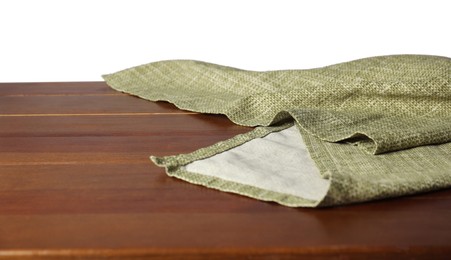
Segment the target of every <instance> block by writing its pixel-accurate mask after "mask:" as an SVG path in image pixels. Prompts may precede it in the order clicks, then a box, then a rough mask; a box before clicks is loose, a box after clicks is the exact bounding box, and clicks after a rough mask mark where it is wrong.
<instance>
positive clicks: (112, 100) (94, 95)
mask: <svg viewBox="0 0 451 260" xmlns="http://www.w3.org/2000/svg"><path fill="white" fill-rule="evenodd" d="M249 130H250V128H246V127H240V126H236V125H234V124H232V123H231V122H230V121H229V120H228V119H227V118H225V117H224V116H217V115H201V114H196V113H191V112H187V111H182V110H179V109H177V108H175V107H174V106H172V105H170V104H168V103H163V102H157V103H153V102H148V101H144V100H142V99H139V98H136V97H133V96H129V95H127V94H123V93H119V92H116V91H114V90H111V89H110V88H108V87H107V86H106V84H105V83H103V82H83V83H3V84H0V258H5V259H23V258H29V257H30V258H37V259H48V258H66V257H69V258H70V257H73V258H80V259H87V258H94V259H97V258H104V257H108V258H124V259H130V258H135V259H141V258H152V257H155V258H158V259H161V258H163V259H178V258H183V259H200V258H203V259H222V258H225V259H230V258H232V257H233V258H246V259H249V258H264V259H299V258H302V257H305V258H308V259H311V258H315V259H316V258H318V259H320V258H324V257H334V258H335V257H341V258H345V259H347V258H360V259H379V258H381V257H391V258H406V259H410V258H424V259H437V258H442V259H447V258H449V257H451V190H444V191H438V192H431V193H428V194H422V195H416V196H409V197H403V198H397V199H391V200H385V201H377V202H370V203H363V204H359V205H350V206H343V207H335V208H327V209H296V208H287V207H283V206H279V205H277V204H274V203H267V202H260V201H257V200H253V199H249V198H246V197H242V196H238V195H233V194H229V193H224V192H218V191H215V190H211V189H207V188H204V187H200V186H196V185H192V184H188V183H185V182H183V181H180V180H177V179H174V178H170V177H167V176H166V174H165V173H164V171H163V169H162V168H158V167H156V166H155V165H153V164H152V163H151V162H150V160H149V155H173V154H178V153H186V152H191V151H194V150H195V149H198V148H201V147H204V146H207V145H210V144H213V143H215V142H217V141H221V140H225V139H227V138H229V137H232V136H234V135H236V134H239V133H244V132H247V131H249Z"/></svg>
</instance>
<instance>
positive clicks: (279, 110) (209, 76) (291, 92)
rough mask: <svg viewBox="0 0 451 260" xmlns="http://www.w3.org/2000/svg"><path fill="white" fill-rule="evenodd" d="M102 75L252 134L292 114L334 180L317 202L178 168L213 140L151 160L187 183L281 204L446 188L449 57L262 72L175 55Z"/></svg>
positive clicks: (450, 172)
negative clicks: (193, 149) (217, 116)
mask: <svg viewBox="0 0 451 260" xmlns="http://www.w3.org/2000/svg"><path fill="white" fill-rule="evenodd" d="M103 77H104V79H105V81H106V82H107V84H108V85H110V86H111V87H112V88H114V89H116V90H119V91H122V92H125V93H129V94H132V95H136V96H139V97H142V98H144V99H147V100H152V101H157V100H164V101H169V102H171V103H174V104H175V105H176V106H177V107H179V108H182V109H186V110H191V111H196V112H201V113H214V114H224V115H226V116H227V117H228V118H230V120H232V121H233V122H235V123H237V124H240V125H245V126H263V127H257V128H256V130H255V131H257V132H259V133H260V132H264V133H266V134H267V133H270V132H276V131H280V128H281V127H282V126H284V125H286V124H287V123H288V124H289V123H290V122H291V123H292V122H295V124H296V125H298V127H299V131H300V133H301V134H302V136H303V138H304V140H305V142H306V144H307V147H308V150H309V152H310V155H311V157H312V159H313V160H314V161H315V163H316V165H317V166H318V168H319V169H320V171H321V175H322V176H323V177H324V178H330V179H331V181H332V184H331V187H330V190H329V192H328V194H327V195H326V196H325V197H324V199H323V200H321V201H315V202H306V201H305V200H302V198H300V200H296V199H294V198H292V196H291V197H290V196H269V195H267V196H266V195H261V194H262V193H264V192H265V191H255V190H253V188H252V187H243V186H240V185H239V184H233V185H234V187H235V186H236V187H235V188H230V187H229V186H227V185H232V184H230V183H229V184H227V182H224V181H222V180H216V182H218V183H220V184H218V185H216V186H215V185H211V183H212V180H201V181H199V180H196V181H193V177H192V176H194V175H193V173H188V172H184V171H183V167H182V166H183V165H185V164H187V163H189V162H191V161H195V160H199V159H200V158H205V157H208V156H212V155H213V154H217V153H219V152H223V151H224V150H221V149H222V148H221V149H219V148H218V147H215V146H213V147H209V148H206V149H201V151H202V152H201V153H196V152H194V153H193V154H194V155H192V154H191V155H188V156H186V155H179V156H175V157H167V158H154V159H153V160H154V161H155V162H156V163H157V164H158V165H160V166H164V167H166V169H167V172H168V173H169V174H170V175H171V174H172V175H175V176H176V177H179V178H183V179H185V180H188V181H191V182H195V183H198V184H202V185H206V186H209V187H214V188H218V189H221V190H226V191H232V192H235V193H240V194H244V195H247V196H251V197H255V198H258V199H262V200H270V201H276V202H278V203H281V204H284V205H288V206H330V205H337V204H346V203H352V202H359V201H367V200H373V199H379V198H386V197H393V196H399V195H405V194H412V193H418V192H424V191H428V190H434V189H439V188H446V187H449V186H451V162H450V161H451V154H450V150H451V147H450V143H449V142H450V141H451V59H450V58H446V57H438V56H424V55H395V56H381V57H372V58H366V59H361V60H356V61H351V62H345V63H341V64H336V65H332V66H327V67H323V68H316V69H309V70H281V71H266V72H255V71H246V70H240V69H236V68H232V67H225V66H220V65H216V64H210V63H205V62H199V61H191V60H173V61H160V62H154V63H149V64H145V65H141V66H137V67H134V68H130V69H126V70H123V71H120V72H117V73H113V74H109V75H104V76H103ZM266 126H269V127H266ZM283 128H284V127H282V129H283ZM262 129H263V130H262ZM258 136H264V135H261V133H260V134H256V133H254V132H251V133H249V134H247V135H246V137H240V138H241V139H240V138H238V139H239V140H240V141H239V142H236V140H235V139H236V138H235V139H233V140H229V141H226V142H225V143H227V142H229V143H227V145H226V146H228V147H229V148H228V149H230V148H231V147H234V146H237V145H240V144H242V143H244V142H246V141H245V140H248V139H252V138H257V137H258ZM181 158H190V159H189V160H182V159H181ZM432 162H433V163H432ZM420 163H423V164H422V165H421V164H420ZM174 173H177V174H174ZM198 177H199V176H197V177H196V178H198ZM201 177H202V178H206V177H205V176H201ZM202 178H201V179H202ZM209 181H210V185H209V183H208V182H209ZM233 185H232V186H233ZM225 186H227V187H225ZM238 186H239V187H238ZM251 190H252V191H251ZM266 192H268V191H266ZM273 195H274V194H273ZM265 196H266V197H265ZM281 197H284V199H281ZM293 201H295V202H293Z"/></svg>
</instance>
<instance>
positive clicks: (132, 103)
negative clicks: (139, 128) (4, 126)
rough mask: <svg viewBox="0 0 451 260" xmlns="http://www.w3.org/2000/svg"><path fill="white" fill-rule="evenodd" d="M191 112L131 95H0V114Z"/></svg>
mask: <svg viewBox="0 0 451 260" xmlns="http://www.w3.org/2000/svg"><path fill="white" fill-rule="evenodd" d="M171 112H172V113H192V112H188V111H183V110H179V109H176V108H175V107H174V105H172V104H169V103H167V102H159V103H155V102H149V101H146V100H143V99H140V98H138V97H134V96H131V95H126V94H121V95H82V96H80V95H62V96H48V95H44V96H0V115H1V116H7V115H10V116H11V115H15V116H20V115H22V116H23V115H46V114H50V115H58V114H59V115H61V114H62V115H64V114H75V115H78V114H120V113H171Z"/></svg>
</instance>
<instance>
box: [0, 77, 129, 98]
mask: <svg viewBox="0 0 451 260" xmlns="http://www.w3.org/2000/svg"><path fill="white" fill-rule="evenodd" d="M45 95H49V96H50V95H53V96H58V95H59V96H62V95H123V94H121V93H120V92H117V91H116V90H114V89H112V88H110V87H109V86H108V85H107V84H106V83H105V82H103V81H98V82H39V83H37V82H28V83H1V84H0V96H45Z"/></svg>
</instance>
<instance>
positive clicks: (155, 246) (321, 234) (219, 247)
mask: <svg viewBox="0 0 451 260" xmlns="http://www.w3.org/2000/svg"><path fill="white" fill-rule="evenodd" d="M378 217H380V216H374V215H373V214H368V213H365V212H362V213H360V214H359V213H358V212H341V211H339V212H336V213H335V214H327V213H325V212H324V211H315V212H307V211H298V212H297V214H292V213H283V212H278V213H277V214H274V213H259V214H252V213H248V214H246V213H223V212H220V213H180V212H177V213H160V212H155V213H127V214H95V215H93V214H77V215H66V214H62V215H59V214H52V215H40V216H37V215H31V216H29V215H28V216H27V215H7V216H1V217H0V221H1V222H2V223H9V225H2V226H0V233H1V234H10V235H9V236H7V237H6V236H5V237H2V240H0V242H1V244H2V245H3V248H5V249H7V250H10V251H13V250H14V249H18V250H22V251H24V250H23V248H40V249H41V250H48V251H50V250H52V249H59V248H64V249H66V250H71V249H76V250H80V249H92V248H98V249H109V248H116V249H122V248H132V249H133V248H135V249H138V250H139V249H140V248H146V249H147V250H148V252H147V253H148V254H150V255H154V256H155V255H158V254H161V253H162V252H165V253H166V254H169V255H170V254H171V253H172V254H174V253H175V254H177V253H190V252H191V254H193V253H202V252H205V253H208V252H210V253H216V254H218V253H219V254H221V253H222V256H223V257H225V256H227V252H228V253H232V252H233V253H238V254H242V255H243V256H246V253H247V254H252V252H253V251H254V250H261V252H262V253H272V254H275V255H284V254H289V255H292V256H296V255H302V254H304V255H305V254H309V253H310V254H312V253H316V254H318V255H321V254H326V255H327V254H333V253H335V254H334V255H336V256H339V255H342V256H343V255H344V254H346V255H347V256H352V254H353V253H366V255H367V256H371V255H373V257H374V256H379V257H381V256H391V257H393V256H396V255H397V254H400V255H401V256H402V255H404V257H408V256H409V255H407V253H410V257H414V256H416V255H415V253H417V254H419V255H420V254H421V253H423V254H425V253H426V254H429V257H430V255H433V254H434V252H433V251H430V250H428V246H430V247H433V248H434V247H435V248H436V249H438V250H437V251H438V252H441V253H442V254H443V256H444V255H446V253H449V252H450V250H449V248H448V247H447V245H448V241H447V239H448V238H449V234H448V233H447V232H446V230H443V229H441V225H440V224H439V223H443V221H446V220H447V219H445V217H449V216H441V215H437V214H433V213H431V212H427V211H426V212H422V213H418V214H416V215H415V216H411V215H410V214H409V213H408V212H402V211H394V212H386V214H385V215H384V218H382V219H381V218H378ZM275 219H283V220H284V221H279V222H277V221H276V222H275ZM400 219H402V220H403V221H399V220H400ZM424 219H428V220H430V221H429V222H428V223H425V221H424ZM125 223H127V224H125ZM368 224H369V225H368ZM412 226H417V228H415V229H412V228H411V227H412ZM261 227H265V228H261ZM340 227H341V228H340ZM427 229H432V230H434V231H435V232H434V233H426V234H425V230H427ZM93 230H95V232H92V231H93ZM44 233H45V234H48V235H47V236H42V234H44ZM364 233H366V234H371V235H366V236H362V234H364ZM194 234H195V235H194ZM175 238H177V239H175ZM368 245H371V246H368ZM394 245H396V246H394ZM429 249H430V248H429ZM163 250H164V251H163ZM50 252H51V251H50ZM138 252H139V251H138ZM436 254H437V252H436ZM207 256H208V255H207ZM204 257H205V255H204Z"/></svg>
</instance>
